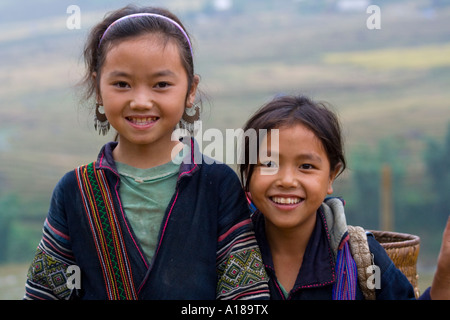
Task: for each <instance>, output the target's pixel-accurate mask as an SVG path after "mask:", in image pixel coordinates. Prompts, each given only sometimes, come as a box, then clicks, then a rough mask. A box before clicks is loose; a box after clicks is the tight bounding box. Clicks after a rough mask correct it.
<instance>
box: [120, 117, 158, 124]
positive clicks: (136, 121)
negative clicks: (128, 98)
mask: <svg viewBox="0 0 450 320" xmlns="http://www.w3.org/2000/svg"><path fill="white" fill-rule="evenodd" d="M125 119H126V120H127V121H129V122H131V123H132V124H134V125H136V126H146V125H149V124H151V123H153V122H156V121H157V120H158V119H159V118H158V117H139V118H136V117H126V118H125Z"/></svg>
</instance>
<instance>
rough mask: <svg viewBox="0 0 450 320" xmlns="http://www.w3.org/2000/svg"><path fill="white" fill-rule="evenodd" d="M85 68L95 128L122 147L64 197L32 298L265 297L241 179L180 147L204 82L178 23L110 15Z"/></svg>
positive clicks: (67, 185) (108, 151) (38, 259)
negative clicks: (181, 129)
mask: <svg viewBox="0 0 450 320" xmlns="http://www.w3.org/2000/svg"><path fill="white" fill-rule="evenodd" d="M85 60H86V64H87V73H86V77H85V83H86V85H87V98H91V97H93V98H94V99H95V104H96V110H95V115H96V118H95V126H96V128H97V129H99V132H102V133H104V134H105V133H106V132H107V130H108V129H109V127H110V126H112V127H113V128H114V129H115V130H116V131H117V134H118V139H117V140H118V142H109V143H107V144H106V145H105V146H104V147H103V148H102V150H101V151H100V153H99V155H98V159H97V161H95V162H92V163H90V164H88V165H85V166H81V167H79V168H77V169H75V170H73V171H71V172H69V173H67V174H66V175H65V176H64V177H63V178H62V179H61V180H60V181H59V183H58V184H57V186H56V187H55V190H54V192H53V196H52V200H51V204H50V209H49V213H48V215H47V219H46V220H45V224H44V234H43V238H42V240H41V242H40V244H39V246H38V248H37V252H36V255H35V258H34V261H33V263H32V264H31V267H30V269H29V272H28V278H27V282H26V294H25V298H27V299H73V298H81V299H216V298H218V299H255V298H258V299H261V298H267V297H268V288H267V276H266V274H265V270H264V267H263V264H262V261H261V255H260V252H259V248H258V246H257V243H256V240H255V236H254V233H253V231H252V228H251V220H250V215H249V211H248V207H247V203H246V199H245V195H244V193H243V192H242V189H241V188H240V183H239V179H238V178H237V176H236V174H235V173H234V172H233V171H232V170H231V169H230V168H229V167H227V166H226V165H224V164H217V163H215V162H214V161H202V159H203V158H202V157H203V155H201V154H200V151H199V150H198V147H197V144H196V142H195V141H194V140H193V139H183V142H185V143H181V142H180V141H179V140H177V139H175V140H173V139H172V133H173V131H174V129H175V128H176V126H177V124H178V123H179V122H180V121H181V120H182V118H183V119H189V118H190V117H185V116H184V114H185V113H186V111H187V110H189V109H193V108H195V105H194V102H195V98H196V92H197V86H198V83H199V77H198V76H197V75H195V73H194V66H193V56H192V46H191V41H190V38H189V36H188V34H187V32H186V30H185V29H184V27H183V25H182V24H181V22H180V21H179V20H178V18H177V17H175V16H174V15H173V14H171V13H170V12H168V11H166V10H162V9H157V8H137V7H133V6H128V7H125V8H123V9H120V10H117V11H115V12H112V13H110V14H109V15H107V16H106V17H105V19H104V20H103V21H102V22H101V23H99V24H98V25H97V26H95V27H94V28H93V30H92V31H91V34H90V37H89V39H88V42H87V44H86V48H85ZM102 109H103V110H102ZM185 140H188V141H185ZM195 159H200V161H197V162H199V163H196V162H195V161H194V160H195ZM206 163H211V164H206ZM73 266H76V267H77V268H73ZM69 267H71V268H70V269H69ZM68 270H75V271H74V273H73V274H72V273H70V272H69V271H68Z"/></svg>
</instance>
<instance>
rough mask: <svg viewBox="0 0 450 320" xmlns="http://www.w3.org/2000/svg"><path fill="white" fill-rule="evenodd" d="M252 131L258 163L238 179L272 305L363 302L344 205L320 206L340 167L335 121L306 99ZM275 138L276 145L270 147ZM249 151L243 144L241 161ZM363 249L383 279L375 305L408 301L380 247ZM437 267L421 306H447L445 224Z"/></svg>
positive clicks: (449, 248)
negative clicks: (438, 302)
mask: <svg viewBox="0 0 450 320" xmlns="http://www.w3.org/2000/svg"><path fill="white" fill-rule="evenodd" d="M250 129H253V130H255V131H256V132H257V133H258V132H268V133H267V136H266V137H265V139H261V137H260V139H259V140H260V141H262V142H261V144H260V145H259V151H258V154H259V155H260V157H259V158H258V161H257V163H256V164H251V163H250V162H249V161H243V162H244V163H243V164H241V166H240V173H241V178H242V182H243V186H244V189H245V191H246V192H247V195H248V197H249V199H250V200H251V201H252V204H253V205H254V206H255V207H256V211H255V213H254V214H253V216H252V219H253V221H254V224H255V232H256V236H257V240H258V244H259V246H260V248H261V252H262V256H263V261H264V263H265V266H266V271H267V273H268V275H269V279H270V280H269V287H270V294H271V299H276V300H284V299H292V300H306V299H314V300H319V299H320V300H322V299H328V300H331V299H334V300H340V299H364V297H365V296H364V293H363V290H364V291H365V288H364V287H362V286H360V285H358V275H357V265H356V263H355V261H354V259H353V257H352V251H351V249H352V248H351V247H350V245H349V239H350V237H351V235H350V236H349V231H348V226H347V224H346V220H345V214H344V205H343V201H341V200H340V199H337V198H326V197H327V196H328V195H331V194H332V193H333V182H334V180H335V179H336V177H338V176H339V174H340V173H341V172H342V171H343V170H344V169H345V167H346V161H345V157H344V151H343V142H342V137H341V129H340V125H339V122H338V119H337V117H336V116H335V115H334V114H333V113H332V112H331V111H330V110H329V109H328V108H327V107H326V106H325V105H324V104H321V103H316V102H314V101H312V100H310V99H309V98H307V97H304V96H281V97H277V98H275V99H273V100H272V101H271V102H269V103H268V104H266V105H265V106H263V107H262V108H261V109H259V110H258V111H257V112H256V113H255V114H254V115H253V116H252V117H251V118H250V119H249V120H248V121H247V123H246V125H245V127H244V131H246V130H250ZM272 130H278V131H272ZM275 133H277V134H276V135H277V136H278V139H279V141H278V143H273V142H272V141H273V139H271V135H272V134H275ZM268 141H271V143H268ZM249 147H250V146H249V141H246V142H245V145H244V148H243V150H244V151H245V153H244V154H245V155H247V154H248V151H249ZM367 241H368V245H369V249H370V253H371V254H372V255H373V263H374V264H375V265H376V266H378V267H379V268H380V271H381V283H379V284H378V286H377V289H376V290H375V298H376V299H414V291H413V287H412V285H411V284H410V283H409V281H408V279H407V278H406V277H405V276H404V275H403V274H402V273H401V271H399V270H398V269H397V268H396V267H395V266H394V264H393V262H392V261H391V260H390V258H389V257H388V255H387V253H386V252H385V251H384V249H383V248H382V247H381V245H380V244H379V243H378V242H377V241H376V240H375V239H374V237H373V236H371V235H368V236H367ZM438 266H439V267H438V271H437V272H436V275H435V278H434V282H433V286H432V288H431V291H430V290H427V291H426V292H425V293H424V294H423V298H430V293H431V297H432V298H433V299H450V268H449V266H450V220H449V222H448V224H447V227H446V231H445V232H444V238H443V244H442V248H441V254H440V257H439V261H438ZM366 284H367V283H366V282H364V283H363V284H362V285H366Z"/></svg>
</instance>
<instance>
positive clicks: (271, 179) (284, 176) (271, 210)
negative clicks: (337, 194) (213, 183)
mask: <svg viewBox="0 0 450 320" xmlns="http://www.w3.org/2000/svg"><path fill="white" fill-rule="evenodd" d="M266 141H269V142H270V141H271V139H270V133H269V134H268V137H267V139H266ZM261 147H262V148H263V147H267V151H268V152H266V153H264V152H262V153H260V154H271V153H270V152H272V154H271V155H272V157H270V158H269V159H267V160H265V159H261V158H259V159H258V163H257V165H256V166H255V169H254V171H253V174H252V176H251V179H250V183H249V191H250V194H251V197H252V200H253V202H254V204H255V205H256V207H257V208H258V209H259V210H260V211H261V212H262V213H263V214H264V217H265V220H266V226H267V227H275V228H277V229H280V230H281V229H284V230H286V229H292V228H297V227H301V226H305V225H308V226H310V227H312V226H313V224H314V223H315V218H316V211H317V209H318V208H319V207H320V205H321V204H322V202H323V200H324V199H325V197H326V195H327V194H331V193H332V192H333V187H332V184H333V181H334V178H335V177H336V175H337V173H338V168H337V169H336V170H335V171H334V172H330V162H329V160H328V156H327V154H326V152H325V149H324V148H323V145H322V143H321V141H320V140H319V139H318V138H317V137H316V135H315V134H314V133H313V132H312V131H311V130H310V129H308V128H307V127H305V126H304V125H301V124H298V125H294V126H290V127H281V128H279V144H278V148H277V147H276V146H270V143H263V145H262V146H261ZM274 152H275V156H274ZM276 154H278V157H277V156H276ZM274 158H278V163H275V162H274V161H271V159H274ZM268 167H274V170H273V172H272V174H267V168H268Z"/></svg>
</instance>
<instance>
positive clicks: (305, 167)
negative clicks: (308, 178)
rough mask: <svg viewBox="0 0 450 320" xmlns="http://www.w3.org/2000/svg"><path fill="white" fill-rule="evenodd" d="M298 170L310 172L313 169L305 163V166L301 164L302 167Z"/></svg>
mask: <svg viewBox="0 0 450 320" xmlns="http://www.w3.org/2000/svg"><path fill="white" fill-rule="evenodd" d="M300 169H303V170H311V169H314V167H313V165H312V164H309V163H305V164H302V165H301V166H300Z"/></svg>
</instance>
